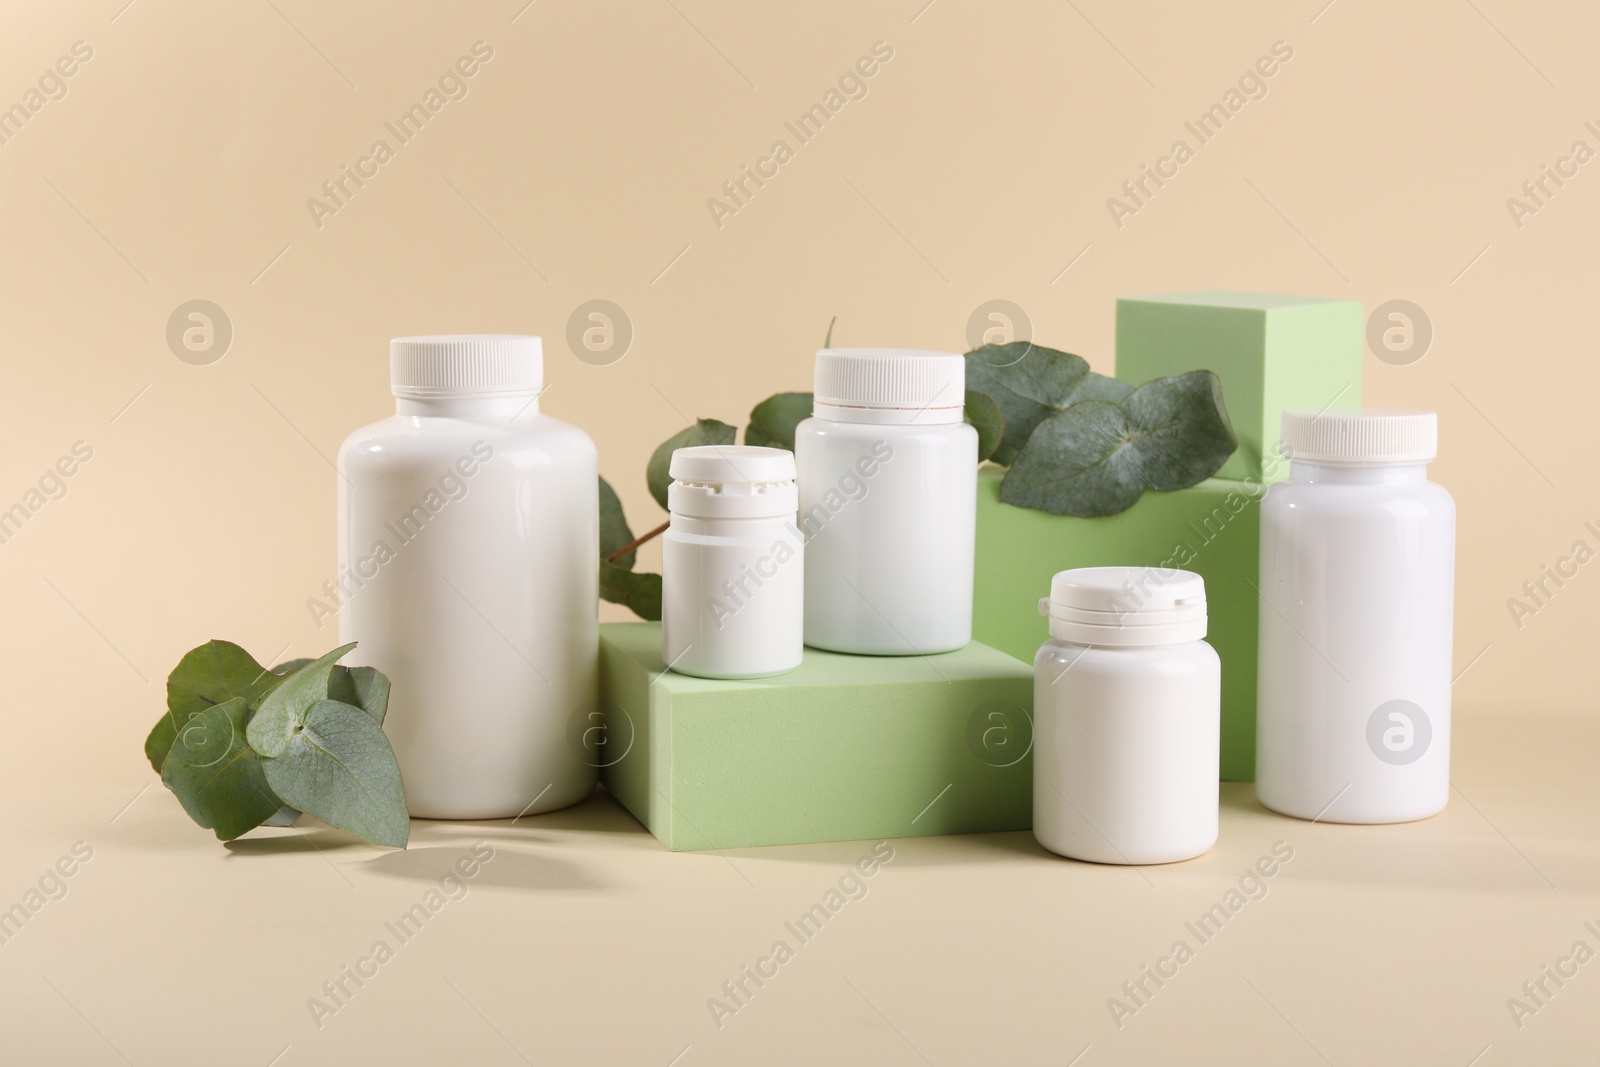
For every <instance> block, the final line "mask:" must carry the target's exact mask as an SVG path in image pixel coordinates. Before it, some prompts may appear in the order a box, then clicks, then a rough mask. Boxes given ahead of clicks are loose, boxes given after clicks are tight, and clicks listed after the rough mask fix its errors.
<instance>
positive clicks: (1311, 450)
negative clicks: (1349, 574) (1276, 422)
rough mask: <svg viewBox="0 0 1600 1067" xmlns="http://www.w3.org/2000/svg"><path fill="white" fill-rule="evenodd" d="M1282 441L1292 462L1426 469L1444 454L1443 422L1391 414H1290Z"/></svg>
mask: <svg viewBox="0 0 1600 1067" xmlns="http://www.w3.org/2000/svg"><path fill="white" fill-rule="evenodd" d="M1282 437H1283V447H1284V451H1285V452H1286V453H1288V456H1289V458H1290V459H1291V460H1296V459H1300V460H1305V461H1307V462H1309V463H1362V464H1366V463H1371V464H1382V463H1426V462H1428V461H1429V460H1431V459H1433V458H1434V457H1435V456H1437V455H1438V454H1439V416H1438V415H1436V414H1434V413H1433V412H1431V411H1401V410H1394V409H1388V408H1347V409H1343V410H1341V409H1335V410H1332V411H1320V412H1318V411H1285V412H1284V413H1283V433H1282Z"/></svg>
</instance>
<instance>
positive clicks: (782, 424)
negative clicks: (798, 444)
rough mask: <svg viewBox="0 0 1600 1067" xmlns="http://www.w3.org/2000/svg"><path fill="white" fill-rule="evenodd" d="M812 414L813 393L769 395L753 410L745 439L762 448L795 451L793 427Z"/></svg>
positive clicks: (745, 431)
mask: <svg viewBox="0 0 1600 1067" xmlns="http://www.w3.org/2000/svg"><path fill="white" fill-rule="evenodd" d="M810 417H811V394H810V393H779V394H777V395H776V396H769V397H767V399H765V400H763V401H762V402H761V403H759V404H757V405H756V406H755V409H754V410H753V411H751V412H750V425H749V426H746V427H745V428H744V443H745V444H747V445H759V446H761V447H763V448H787V449H788V450H789V451H791V452H793V451H794V429H795V427H796V426H799V425H800V423H801V422H803V421H805V420H806V419H809V418H810Z"/></svg>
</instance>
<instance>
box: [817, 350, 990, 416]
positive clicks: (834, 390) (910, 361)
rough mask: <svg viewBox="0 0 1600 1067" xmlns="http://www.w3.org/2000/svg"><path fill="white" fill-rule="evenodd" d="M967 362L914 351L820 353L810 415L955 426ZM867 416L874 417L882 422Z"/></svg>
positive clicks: (955, 356) (947, 354) (963, 396)
mask: <svg viewBox="0 0 1600 1067" xmlns="http://www.w3.org/2000/svg"><path fill="white" fill-rule="evenodd" d="M966 397H967V364H966V360H965V359H963V358H962V357H961V356H960V355H958V354H956V353H954V352H931V351H927V350H925V349H918V348H824V349H822V350H821V351H819V352H818V353H817V367H816V379H815V393H814V398H813V408H812V410H813V412H814V413H815V414H816V415H817V416H818V417H819V418H836V417H838V416H839V414H840V413H841V411H843V412H844V413H846V414H850V413H854V414H856V415H859V416H862V417H861V418H859V419H858V421H886V422H887V421H895V422H960V421H961V410H962V407H963V406H964V405H965V403H966ZM869 413H878V414H880V415H882V416H883V417H882V418H881V419H878V418H873V417H872V416H871V415H870V414H869Z"/></svg>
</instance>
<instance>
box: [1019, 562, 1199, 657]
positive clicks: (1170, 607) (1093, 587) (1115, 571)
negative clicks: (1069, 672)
mask: <svg viewBox="0 0 1600 1067" xmlns="http://www.w3.org/2000/svg"><path fill="white" fill-rule="evenodd" d="M1039 614H1041V615H1048V616H1049V617H1050V634H1051V636H1053V637H1059V638H1061V639H1063V640H1066V641H1073V642H1076V643H1078V644H1085V645H1108V646H1129V645H1165V644H1178V643H1180V642H1185V641H1198V640H1200V639H1201V638H1203V637H1205V635H1206V583H1205V579H1204V578H1201V577H1200V576H1199V575H1198V574H1195V573H1194V572H1193V571H1180V570H1167V569H1165V568H1162V567H1079V568H1077V569H1075V570H1070V571H1061V572H1059V573H1057V574H1056V576H1055V577H1054V578H1052V579H1051V580H1050V596H1049V597H1047V598H1046V599H1044V600H1041V601H1039Z"/></svg>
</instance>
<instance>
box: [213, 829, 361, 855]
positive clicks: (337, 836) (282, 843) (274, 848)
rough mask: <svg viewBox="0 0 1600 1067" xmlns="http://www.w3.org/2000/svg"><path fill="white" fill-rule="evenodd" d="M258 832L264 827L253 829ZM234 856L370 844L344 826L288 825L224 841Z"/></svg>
mask: <svg viewBox="0 0 1600 1067" xmlns="http://www.w3.org/2000/svg"><path fill="white" fill-rule="evenodd" d="M253 832H256V833H259V832H261V831H253ZM223 847H224V848H226V849H227V850H228V852H229V854H230V855H233V856H282V855H285V854H288V853H294V852H335V851H338V850H340V849H346V848H355V847H361V848H371V847H373V846H371V845H368V844H367V843H366V842H365V841H362V840H361V839H360V838H359V837H356V836H355V835H353V834H347V833H345V832H344V831H342V830H334V829H331V828H329V829H317V830H301V829H298V828H292V827H285V828H283V829H280V830H277V832H275V833H274V834H273V835H272V836H271V837H241V838H239V839H237V840H234V841H228V842H225V843H224V845H223Z"/></svg>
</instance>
